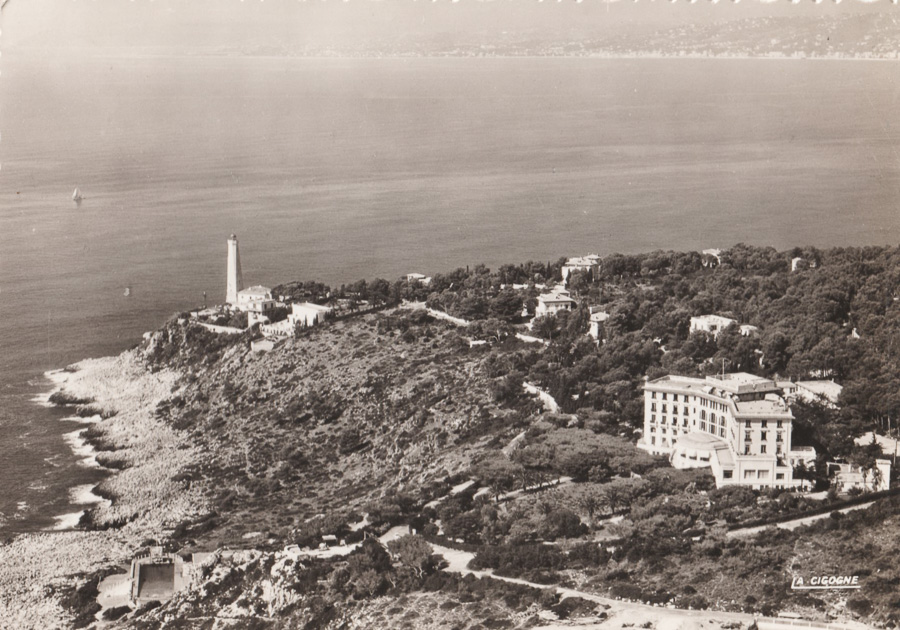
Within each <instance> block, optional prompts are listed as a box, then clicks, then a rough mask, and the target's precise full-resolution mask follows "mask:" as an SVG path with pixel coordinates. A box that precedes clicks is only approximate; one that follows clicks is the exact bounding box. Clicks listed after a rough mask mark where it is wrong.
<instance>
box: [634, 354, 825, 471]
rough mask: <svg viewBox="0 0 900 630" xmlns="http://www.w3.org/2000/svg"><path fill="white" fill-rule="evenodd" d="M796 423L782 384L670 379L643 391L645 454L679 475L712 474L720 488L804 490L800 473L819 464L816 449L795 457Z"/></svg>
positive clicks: (752, 379)
mask: <svg viewBox="0 0 900 630" xmlns="http://www.w3.org/2000/svg"><path fill="white" fill-rule="evenodd" d="M792 421H793V415H792V414H791V410H790V407H789V406H788V403H787V401H786V400H785V388H784V387H782V386H781V385H779V384H778V383H776V382H775V381H772V380H769V379H765V378H762V377H759V376H754V375H752V374H747V373H743V372H738V373H734V374H722V375H717V376H707V377H706V378H705V379H701V378H690V377H686V376H664V377H662V378H658V379H656V380H653V381H649V382H647V383H645V384H644V434H643V436H642V438H641V440H640V442H639V443H638V446H639V447H640V448H643V449H645V450H647V451H648V452H650V453H652V454H655V455H668V456H669V458H670V461H671V462H672V465H673V466H675V467H676V468H698V467H706V466H708V467H710V468H711V469H712V473H713V475H714V476H715V478H716V485H717V486H719V487H721V486H723V485H727V484H742V485H749V486H753V487H754V488H792V487H797V486H798V485H800V481H799V480H795V479H793V466H794V465H795V464H797V463H798V462H799V461H803V462H805V463H807V464H809V463H811V462H812V461H814V460H815V451H814V450H813V449H812V448H810V447H802V448H800V449H797V450H792V449H791V423H792Z"/></svg>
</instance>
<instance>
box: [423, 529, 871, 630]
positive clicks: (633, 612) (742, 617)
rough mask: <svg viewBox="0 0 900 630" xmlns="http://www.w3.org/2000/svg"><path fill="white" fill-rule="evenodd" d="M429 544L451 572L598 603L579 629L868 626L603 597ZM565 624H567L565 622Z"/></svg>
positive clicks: (833, 629) (856, 629) (844, 629)
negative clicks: (478, 563) (481, 566)
mask: <svg viewBox="0 0 900 630" xmlns="http://www.w3.org/2000/svg"><path fill="white" fill-rule="evenodd" d="M432 547H433V548H434V552H435V553H436V554H440V555H442V556H443V557H444V559H445V560H446V561H447V565H448V566H447V567H446V568H445V569H444V570H445V571H451V572H453V573H459V574H461V575H468V574H472V575H474V576H476V577H479V578H480V577H490V578H493V579H495V580H502V581H504V582H510V583H512V584H521V585H523V586H530V587H532V588H539V589H553V590H554V591H555V592H556V593H559V594H560V595H561V596H562V597H563V598H566V597H580V598H582V599H586V600H588V601H591V602H595V603H597V604H600V605H601V606H603V607H604V608H606V613H607V615H608V618H607V619H605V620H602V621H598V622H597V623H589V624H588V625H581V624H579V625H578V627H579V628H582V629H583V630H590V629H597V630H612V629H613V628H625V627H638V625H639V624H638V622H644V621H649V622H652V624H653V627H655V628H657V630H660V629H663V628H672V629H676V628H695V627H696V628H700V624H704V623H712V624H718V626H719V627H722V625H723V624H728V623H733V622H739V623H741V624H743V626H744V627H748V626H749V625H750V624H751V623H753V622H754V621H757V623H758V624H759V627H760V628H761V629H762V628H766V629H769V628H771V629H773V630H774V629H778V628H790V627H805V628H820V629H823V628H827V629H829V630H864V629H866V628H868V626H866V625H865V624H861V623H849V624H840V623H827V624H826V623H821V622H815V621H805V620H788V619H767V618H758V617H755V616H754V615H751V614H749V613H732V612H720V611H711V610H683V609H680V608H667V607H660V606H651V605H649V604H640V603H637V602H628V601H621V600H617V599H610V598H608V597H603V596H600V595H596V594H594V593H586V592H584V591H579V590H576V589H572V588H565V587H562V586H554V585H546V584H536V583H534V582H529V581H527V580H522V579H519V578H511V577H504V576H501V575H495V574H494V573H493V572H492V571H489V570H487V571H478V570H474V569H469V568H468V565H469V562H470V561H471V560H472V558H473V557H474V554H472V553H469V552H467V551H460V550H457V549H450V548H448V547H443V546H441V545H434V544H432ZM558 627H561V626H559V625H558V624H549V625H546V626H541V628H544V630H550V629H551V628H558ZM566 627H570V626H568V625H567V626H566Z"/></svg>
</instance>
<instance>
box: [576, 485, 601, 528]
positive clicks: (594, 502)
mask: <svg viewBox="0 0 900 630" xmlns="http://www.w3.org/2000/svg"><path fill="white" fill-rule="evenodd" d="M575 502H576V503H577V505H578V507H579V508H581V510H583V511H584V512H585V514H587V518H588V522H589V523H590V524H591V525H593V524H594V513H595V512H596V511H597V510H599V509H600V507H601V506H602V505H603V496H602V495H601V494H600V493H599V492H596V491H594V490H585V491H584V492H583V493H582V494H580V495H579V496H578V498H577V499H576V500H575Z"/></svg>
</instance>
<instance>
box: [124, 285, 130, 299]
mask: <svg viewBox="0 0 900 630" xmlns="http://www.w3.org/2000/svg"><path fill="white" fill-rule="evenodd" d="M129 295H131V287H125V297H128V296H129Z"/></svg>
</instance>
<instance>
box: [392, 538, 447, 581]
mask: <svg viewBox="0 0 900 630" xmlns="http://www.w3.org/2000/svg"><path fill="white" fill-rule="evenodd" d="M388 550H389V551H390V552H391V554H392V555H393V556H394V557H395V558H397V559H398V560H399V561H400V562H401V563H402V564H403V565H404V566H406V567H408V568H409V569H411V570H412V571H413V573H415V574H416V576H417V577H422V576H423V575H425V574H426V573H429V572H431V571H432V570H433V569H434V567H435V562H434V560H433V559H432V556H433V553H432V552H433V551H434V550H433V549H432V548H431V545H430V544H428V542H427V541H426V540H425V539H424V538H422V537H421V536H416V535H414V534H408V535H406V536H401V537H400V538H396V539H394V540H392V541H390V542H389V543H388Z"/></svg>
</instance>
